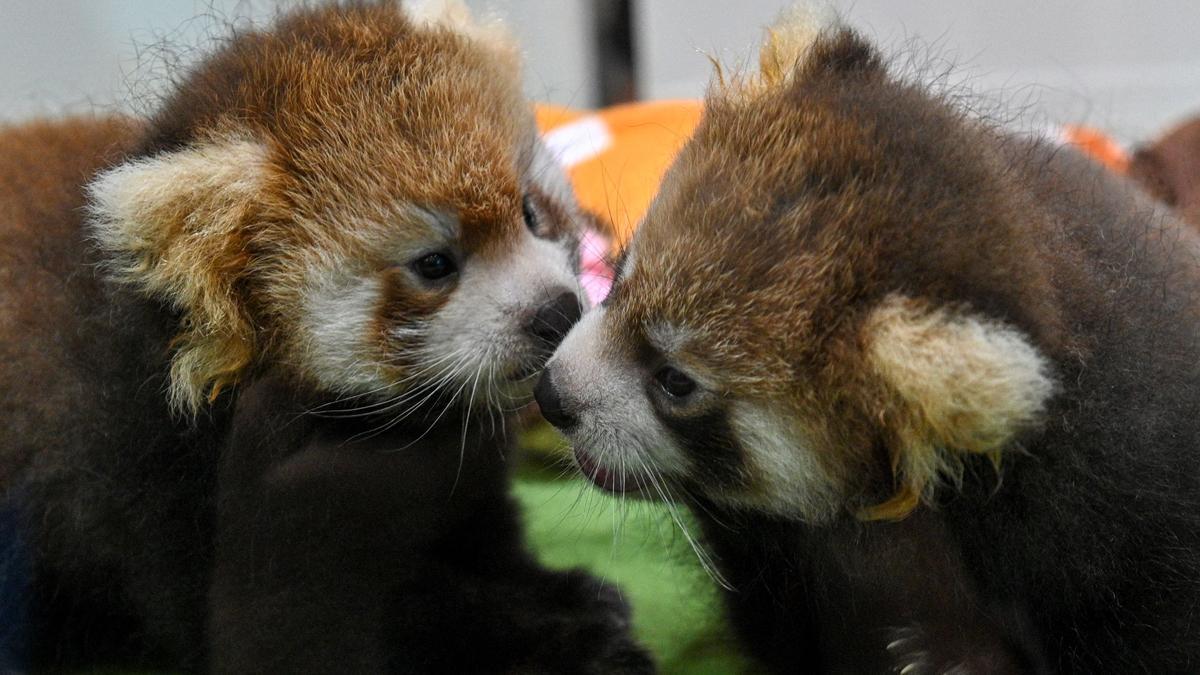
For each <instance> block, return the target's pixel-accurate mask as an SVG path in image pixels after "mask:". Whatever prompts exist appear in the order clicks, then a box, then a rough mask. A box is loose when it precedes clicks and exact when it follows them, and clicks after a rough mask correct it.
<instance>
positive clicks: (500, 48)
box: [90, 2, 583, 411]
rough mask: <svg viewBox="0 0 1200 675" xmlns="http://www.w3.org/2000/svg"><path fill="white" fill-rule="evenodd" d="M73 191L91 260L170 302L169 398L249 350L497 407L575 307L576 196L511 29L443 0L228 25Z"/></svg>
mask: <svg viewBox="0 0 1200 675" xmlns="http://www.w3.org/2000/svg"><path fill="white" fill-rule="evenodd" d="M90 194H91V209H92V219H93V228H94V235H95V238H96V239H97V240H98V242H99V245H100V246H101V248H102V249H103V250H104V251H105V253H106V255H107V256H108V259H109V262H110V267H111V269H113V270H114V271H115V274H116V275H117V276H118V278H120V279H122V280H123V281H125V282H127V283H129V284H131V285H133V286H134V287H136V288H137V289H139V290H140V292H143V293H145V294H147V295H148V296H151V297H153V298H155V299H157V300H159V301H161V302H162V303H164V304H165V305H166V306H168V307H170V308H171V309H172V310H173V311H175V312H176V313H177V314H178V315H179V316H180V320H181V329H180V332H179V335H178V336H177V338H176V339H175V341H174V342H173V345H172V346H173V350H174V351H173V356H172V359H173V360H172V367H171V396H172V398H173V401H174V402H175V403H176V404H177V406H178V407H179V408H180V409H182V410H184V411H195V410H197V409H199V408H201V407H202V406H203V405H204V404H205V401H206V400H207V399H210V398H212V397H214V396H216V394H217V393H218V392H219V391H220V390H221V389H222V388H224V387H227V386H229V385H232V384H234V383H236V382H237V381H238V380H239V379H241V378H243V377H245V376H246V375H247V374H248V373H250V372H252V371H253V370H254V369H256V368H259V367H263V366H267V365H270V366H273V367H278V368H282V369H283V370H284V371H285V372H289V373H291V374H292V375H293V376H294V377H297V378H300V379H301V380H303V381H305V382H307V383H309V384H311V385H313V386H315V387H318V388H320V389H321V390H324V391H328V392H330V393H334V394H338V395H342V396H356V395H363V396H368V397H375V398H376V399H377V400H384V399H386V400H397V401H408V402H410V403H416V402H419V401H420V400H421V397H425V396H432V395H437V394H441V395H445V394H447V393H448V394H450V395H454V396H458V397H461V398H462V399H464V400H474V401H483V402H486V403H489V404H491V405H493V406H496V405H504V406H513V405H515V404H519V403H521V402H523V400H524V399H527V398H528V396H529V394H530V391H531V389H532V386H533V380H534V376H535V375H536V374H537V373H538V372H539V371H540V369H541V367H542V365H543V363H544V362H545V360H546V358H547V357H548V356H549V353H550V352H551V351H552V350H553V348H554V346H556V345H557V344H558V342H559V340H560V339H561V337H562V335H564V334H565V332H566V330H567V329H568V328H569V327H570V326H571V324H572V323H574V321H575V320H576V319H577V318H578V316H579V314H580V311H581V300H582V297H583V296H582V292H581V290H580V289H579V286H578V284H577V282H576V279H575V268H576V267H577V258H576V254H575V250H576V245H577V241H578V233H577V225H576V223H577V212H576V205H575V203H574V201H573V196H572V194H571V192H570V189H569V186H568V184H567V182H566V180H565V177H564V176H563V175H562V173H561V172H560V171H559V169H558V168H557V166H556V164H555V162H554V160H553V158H552V157H550V156H549V154H548V152H547V150H546V149H545V147H544V146H543V145H542V144H541V143H540V141H539V140H538V137H537V135H536V130H535V128H534V123H533V117H532V111H531V109H530V106H529V105H528V104H527V103H526V102H525V101H524V100H523V98H522V96H521V92H520V82H519V63H518V58H517V52H516V48H515V46H514V45H513V44H512V43H511V42H510V41H509V39H508V38H507V37H506V36H505V35H504V34H503V33H502V32H500V31H498V30H497V28H496V27H495V26H490V25H485V24H480V23H476V22H475V21H473V20H472V18H471V17H470V16H469V15H468V14H467V13H466V10H465V9H464V8H463V7H462V6H461V5H460V4H458V3H455V2H443V3H440V4H437V5H436V6H433V7H428V6H427V7H426V9H423V10H421V9H418V10H412V9H402V8H401V7H400V5H399V3H395V2H379V3H365V4H347V5H345V6H342V5H335V6H332V7H328V8H324V9H315V10H303V11H300V12H298V13H295V14H292V15H290V16H286V17H284V18H283V19H282V20H281V21H279V22H278V23H277V24H276V25H275V26H274V27H273V28H272V29H271V30H269V31H265V32H255V33H248V34H241V35H238V36H236V37H234V38H232V39H231V40H230V41H229V42H228V44H227V45H225V47H224V48H223V49H221V50H220V51H219V52H217V53H216V54H214V55H213V56H211V57H210V58H208V59H207V60H205V61H204V62H202V63H201V64H200V65H198V66H197V67H196V68H195V69H194V70H193V71H192V72H191V73H190V74H189V75H188V76H187V77H186V78H184V79H183V80H182V81H181V82H180V84H179V85H178V87H177V89H176V91H175V93H174V94H173V95H172V96H171V97H170V98H169V99H167V100H166V102H165V104H164V105H163V106H162V108H161V109H160V110H159V112H158V113H157V115H155V116H154V117H153V118H152V119H150V120H148V121H147V123H146V124H145V128H144V136H143V140H142V147H141V150H140V152H138V153H136V154H135V155H133V156H131V157H129V158H128V159H127V160H126V161H125V162H124V163H121V164H119V165H117V166H114V167H112V168H110V169H109V170H107V171H105V172H103V173H101V174H100V175H99V176H98V177H96V178H95V180H94V181H93V182H92V184H91V185H90Z"/></svg>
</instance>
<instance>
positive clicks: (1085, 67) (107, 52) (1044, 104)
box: [0, 0, 1200, 140]
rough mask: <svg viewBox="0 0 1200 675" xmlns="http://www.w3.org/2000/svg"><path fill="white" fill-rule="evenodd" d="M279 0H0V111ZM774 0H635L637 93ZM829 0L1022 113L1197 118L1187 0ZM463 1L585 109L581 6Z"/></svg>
mask: <svg viewBox="0 0 1200 675" xmlns="http://www.w3.org/2000/svg"><path fill="white" fill-rule="evenodd" d="M293 1H294V0H0V120H2V119H17V118H21V117H26V116H29V115H32V114H45V113H57V112H60V111H63V110H67V111H72V110H73V111H79V110H86V109H89V108H91V107H96V106H98V107H102V108H105V107H112V106H114V105H117V103H118V102H120V104H121V105H125V106H128V103H129V99H130V91H131V90H132V91H134V92H141V93H145V92H147V91H153V90H154V85H155V84H156V83H161V82H162V77H161V71H162V69H161V67H160V66H161V63H162V60H161V55H160V54H159V53H157V52H155V51H154V50H152V49H151V50H147V46H148V45H153V44H155V43H156V42H158V41H159V40H161V39H162V38H164V37H166V38H168V39H169V40H170V41H171V42H174V43H182V44H185V45H202V44H203V42H204V38H205V37H206V36H211V35H214V34H219V32H220V29H219V26H220V21H218V20H216V19H215V18H214V15H216V16H217V17H221V18H222V19H224V20H227V19H236V18H239V17H256V18H260V19H261V18H263V17H268V16H270V15H271V14H272V12H273V11H274V9H275V7H276V6H277V5H281V4H282V5H284V6H286V5H287V4H289V3H291V2H293ZM789 1H790V0H634V2H635V19H636V20H635V23H636V28H635V30H636V49H637V57H638V59H639V64H640V65H639V79H640V81H641V83H640V84H641V93H642V95H643V97H646V98H663V97H680V96H686V97H693V96H699V95H700V94H701V93H702V92H703V89H704V85H705V83H706V82H707V80H708V74H709V69H710V66H709V63H708V61H707V59H706V58H705V56H704V53H710V54H715V55H717V56H719V57H721V58H722V60H724V61H727V62H736V61H737V59H738V58H741V59H745V58H746V57H747V56H748V55H749V54H750V53H751V52H752V48H753V46H754V45H756V44H757V42H758V40H759V38H760V36H761V31H762V28H763V27H764V26H765V25H767V24H768V23H769V22H770V21H771V19H772V18H773V17H774V15H775V14H776V13H777V12H778V11H779V10H780V8H781V7H783V6H785V5H786V4H788V3H789ZM830 2H831V3H832V6H833V7H835V8H836V9H837V10H838V11H840V12H841V13H843V14H844V15H846V16H847V17H848V18H849V20H850V22H851V23H852V24H854V25H856V26H858V27H860V28H862V29H864V30H865V31H866V32H867V33H868V34H870V35H874V36H876V37H878V38H879V39H880V40H881V41H882V42H883V44H885V45H887V46H889V47H890V48H892V49H902V48H903V45H904V43H905V40H906V39H907V38H910V37H918V38H920V39H921V40H923V41H924V42H925V43H926V44H928V43H932V44H933V45H934V47H933V49H934V51H935V53H938V54H941V55H943V56H947V57H949V58H952V59H953V60H955V61H957V62H959V63H960V64H961V65H962V66H963V67H964V71H963V72H969V73H972V77H971V79H970V80H969V83H970V84H971V85H972V86H974V87H976V88H980V89H984V90H989V91H992V92H993V93H995V92H997V91H999V95H1000V96H1002V97H1004V98H1006V99H1011V100H1016V101H1019V102H1021V103H1028V102H1031V101H1032V102H1033V103H1034V104H1035V105H1034V106H1033V108H1032V110H1033V111H1035V114H1034V115H1031V117H1034V118H1039V117H1044V118H1046V119H1048V120H1052V121H1076V122H1089V123H1092V124H1095V125H1098V126H1101V127H1104V128H1107V129H1109V130H1111V131H1114V132H1116V133H1117V134H1118V135H1119V136H1120V137H1122V138H1124V139H1126V140H1134V139H1138V138H1143V137H1145V136H1146V135H1148V134H1150V133H1153V132H1154V131H1157V130H1159V129H1161V128H1162V127H1163V126H1164V125H1165V124H1167V123H1168V122H1169V121H1171V120H1173V119H1175V118H1177V117H1179V116H1182V115H1184V114H1186V113H1189V112H1192V111H1197V112H1200V37H1198V36H1200V0H1149V1H1146V2H1138V3H1134V2H1129V1H1128V0H1053V1H1045V0H1005V1H1001V0H830ZM468 3H469V4H471V5H472V6H474V7H476V8H480V7H492V8H493V9H495V10H496V11H498V12H499V13H500V14H501V15H503V16H505V17H507V19H508V20H509V22H510V25H511V26H512V29H513V31H514V32H515V33H516V34H517V35H518V37H519V38H520V39H521V40H522V43H523V44H524V45H525V49H526V52H527V53H528V61H529V68H528V71H529V75H528V78H527V86H526V89H527V91H528V92H529V93H530V95H531V96H534V97H536V98H539V99H543V100H551V101H555V102H559V103H567V104H572V105H577V106H581V107H587V106H591V105H594V104H595V103H596V101H595V98H594V93H595V83H594V69H595V67H596V66H595V64H594V63H593V61H592V57H593V54H594V51H595V50H594V47H593V45H592V42H591V40H592V34H591V30H590V27H589V26H590V21H591V16H592V15H591V12H592V11H593V4H592V2H591V0H468ZM196 17H198V18H196ZM187 55H188V54H187V53H186V52H185V53H184V54H183V58H185V59H186V57H187ZM1030 85H1033V86H1030ZM1014 107H1015V106H1014ZM1036 113H1040V115H1039V114H1036Z"/></svg>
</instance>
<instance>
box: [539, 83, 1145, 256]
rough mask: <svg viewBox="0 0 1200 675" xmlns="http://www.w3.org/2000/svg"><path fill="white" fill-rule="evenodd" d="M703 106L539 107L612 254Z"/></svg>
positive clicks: (1069, 139)
mask: <svg viewBox="0 0 1200 675" xmlns="http://www.w3.org/2000/svg"><path fill="white" fill-rule="evenodd" d="M701 112H702V108H701V103H700V101H695V100H689V101H655V102H648V103H630V104H626V105H619V106H614V107H611V108H606V109H604V110H600V111H597V112H594V113H593V112H586V111H579V110H573V109H570V108H564V107H561V106H553V105H539V106H538V107H537V121H538V126H539V127H540V128H541V130H542V133H543V135H544V137H545V138H546V139H547V144H548V145H549V146H550V148H551V151H552V152H556V153H558V154H559V156H560V157H561V158H563V159H564V160H565V162H564V163H565V165H566V166H567V173H568V175H570V177H571V181H572V183H574V185H575V191H576V194H577V195H578V197H579V202H580V204H582V205H583V206H584V207H585V208H587V209H588V210H590V211H593V212H594V213H597V214H599V215H600V216H601V217H603V218H606V219H608V220H610V221H611V223H612V226H613V229H614V239H615V241H613V242H612V246H613V250H614V251H615V250H618V249H620V248H621V247H622V246H623V245H624V244H625V243H626V242H627V241H628V240H629V238H630V237H631V236H632V235H633V230H634V228H636V227H637V224H638V222H639V221H640V220H641V218H642V216H643V215H644V214H645V212H646V208H647V207H648V206H649V205H650V200H651V199H652V198H653V197H654V194H655V192H657V190H658V184H659V182H660V181H661V180H662V176H663V173H664V172H665V171H666V170H667V167H668V166H670V164H671V161H672V160H673V159H674V158H675V155H676V153H678V152H679V148H680V147H681V146H682V145H683V143H684V142H685V141H686V140H687V139H688V137H689V136H691V134H692V131H693V130H694V129H695V128H696V125H697V124H698V123H699V122H700V116H701ZM1057 131H1058V137H1057V139H1055V140H1057V141H1058V142H1059V143H1062V144H1064V145H1068V144H1069V145H1074V146H1076V147H1077V148H1079V150H1081V151H1082V152H1083V153H1084V154H1086V155H1089V156H1091V157H1092V158H1093V159H1095V160H1096V161H1098V162H1100V163H1101V164H1103V165H1105V166H1107V167H1108V168H1109V169H1112V170H1113V171H1116V172H1117V173H1125V171H1126V170H1127V169H1128V167H1129V154H1128V153H1127V152H1126V151H1125V149H1124V148H1122V147H1121V146H1120V145H1119V144H1118V143H1116V142H1115V141H1114V140H1112V139H1111V138H1110V137H1108V136H1107V135H1105V134H1104V133H1102V132H1100V131H1098V130H1096V129H1092V128H1089V127H1084V126H1076V125H1064V126H1062V127H1060V128H1059V129H1058V130H1057Z"/></svg>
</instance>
